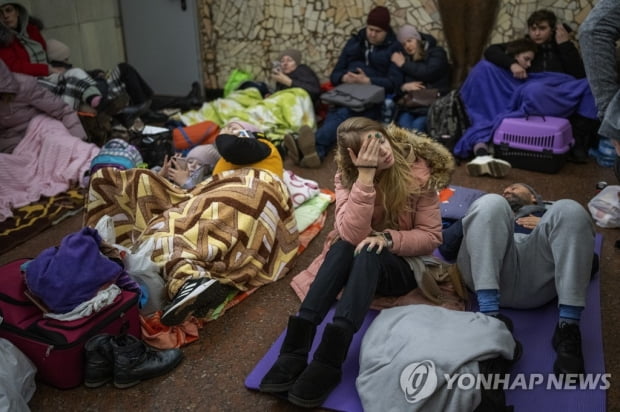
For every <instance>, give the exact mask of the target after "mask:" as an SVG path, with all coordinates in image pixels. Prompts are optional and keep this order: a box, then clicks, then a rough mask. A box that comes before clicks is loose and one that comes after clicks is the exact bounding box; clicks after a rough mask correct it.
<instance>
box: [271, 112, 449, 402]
mask: <svg viewBox="0 0 620 412" xmlns="http://www.w3.org/2000/svg"><path fill="white" fill-rule="evenodd" d="M337 138H338V143H337V149H336V163H337V165H338V171H337V173H336V176H335V188H336V215H335V230H334V231H332V232H331V233H330V234H329V236H328V240H327V242H326V246H325V248H324V250H323V253H322V254H321V255H320V256H319V257H317V259H316V260H315V261H314V262H313V263H312V265H311V266H310V268H308V269H307V270H306V271H305V272H308V273H309V274H310V275H311V276H313V275H314V274H316V277H314V279H313V281H312V284H311V286H310V288H309V290H308V293H307V295H306V296H305V298H304V300H303V302H302V304H301V307H300V309H299V312H298V314H297V315H296V316H291V317H290V318H289V323H288V330H287V334H286V337H285V339H284V342H283V344H282V348H281V350H280V355H279V357H278V359H277V361H276V362H275V364H274V365H273V366H272V368H271V369H270V370H269V372H268V373H267V374H266V375H265V377H264V378H263V379H262V381H261V384H260V389H261V391H263V392H286V391H288V399H289V401H290V402H292V403H294V404H296V405H298V406H303V407H308V408H313V407H318V406H320V405H321V404H322V403H323V401H324V400H325V399H326V398H327V396H328V395H329V393H330V392H331V391H332V390H333V389H334V387H335V386H336V385H337V384H338V383H339V382H340V379H341V375H342V372H341V367H342V363H343V362H344V360H345V358H346V355H347V351H348V349H349V345H350V343H351V340H352V338H353V335H354V334H355V333H356V332H357V331H358V330H359V328H360V327H361V325H362V322H363V320H364V317H365V316H366V313H367V312H368V309H369V308H370V304H371V302H372V300H373V298H374V297H375V295H381V296H400V295H404V294H406V293H408V292H410V291H411V290H412V289H414V288H416V287H417V286H418V285H417V282H416V274H415V273H414V271H413V270H412V265H411V263H412V262H411V260H412V259H414V258H415V257H419V256H423V255H430V254H431V253H432V252H433V250H434V249H435V248H436V247H437V246H438V245H439V244H440V243H441V240H442V237H441V214H440V208H439V198H438V195H437V190H438V189H440V188H442V187H445V186H446V185H447V184H448V183H449V180H450V177H451V174H452V172H453V170H454V161H453V159H452V156H451V155H450V153H449V152H448V150H447V149H445V148H444V147H443V146H441V145H440V144H439V143H436V142H434V141H432V140H431V139H429V138H425V137H419V136H412V135H411V132H409V131H406V130H405V129H400V128H397V127H395V126H389V127H388V129H385V128H384V127H383V126H382V125H381V124H380V123H378V122H376V121H373V120H370V119H367V118H363V117H353V118H350V119H347V120H345V121H344V122H342V123H341V124H340V126H339V127H338V131H337ZM301 275H303V273H302V274H300V276H301ZM341 291H342V295H341V297H340V299H339V301H338V302H337V303H336V308H335V314H334V318H333V321H332V322H331V323H329V324H327V325H326V327H325V330H324V333H323V336H322V338H321V341H320V344H319V347H318V349H317V350H316V352H315V354H314V358H313V360H312V362H311V363H310V364H308V352H309V350H310V348H311V346H312V342H313V340H314V336H315V332H316V327H317V325H318V324H320V323H321V322H322V321H323V319H324V318H325V316H326V314H327V312H328V311H329V309H330V308H331V306H332V305H333V304H334V302H336V297H337V296H338V294H339V293H340V292H341Z"/></svg>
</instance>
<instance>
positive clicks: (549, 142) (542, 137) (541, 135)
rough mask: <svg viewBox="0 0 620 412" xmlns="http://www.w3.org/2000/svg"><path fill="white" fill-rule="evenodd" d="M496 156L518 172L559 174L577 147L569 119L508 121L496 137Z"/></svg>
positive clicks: (538, 117) (546, 118)
mask: <svg viewBox="0 0 620 412" xmlns="http://www.w3.org/2000/svg"><path fill="white" fill-rule="evenodd" d="M493 143H494V144H495V156H496V157H497V158H499V159H504V160H507V161H508V162H510V164H512V166H513V167H516V168H518V169H526V170H533V171H536V172H543V173H556V172H558V171H559V170H560V169H561V168H562V166H563V165H564V163H566V158H567V156H568V152H569V150H570V148H571V147H572V146H573V144H574V143H575V139H574V138H573V131H572V128H571V125H570V123H569V121H568V120H567V119H563V118H560V117H551V116H544V117H540V116H529V117H526V118H506V119H504V120H503V121H502V123H501V124H500V126H499V127H498V128H497V129H496V130H495V134H494V135H493Z"/></svg>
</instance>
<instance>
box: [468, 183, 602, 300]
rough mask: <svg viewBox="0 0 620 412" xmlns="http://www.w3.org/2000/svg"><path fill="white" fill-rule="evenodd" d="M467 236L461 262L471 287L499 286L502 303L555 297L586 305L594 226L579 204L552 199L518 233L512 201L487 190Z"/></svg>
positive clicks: (474, 210) (472, 208)
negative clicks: (528, 228) (540, 214)
mask: <svg viewBox="0 0 620 412" xmlns="http://www.w3.org/2000/svg"><path fill="white" fill-rule="evenodd" d="M463 235H464V237H463V243H462V245H461V248H460V250H459V255H458V258H457V264H458V267H459V269H460V271H461V273H462V274H463V279H464V281H465V282H466V284H467V285H468V286H469V288H470V289H472V290H480V289H499V292H500V306H503V307H511V308H533V307H537V306H540V305H543V304H545V303H547V302H549V301H550V300H552V299H553V298H554V297H556V296H557V297H558V300H559V303H560V304H564V305H572V306H585V303H586V289H587V286H588V283H589V281H590V273H591V269H592V256H593V253H594V226H593V224H592V220H591V218H590V215H589V214H588V212H587V211H586V210H585V209H584V208H583V207H582V206H581V205H580V204H579V203H577V202H575V201H573V200H569V199H563V200H558V201H557V202H555V203H553V205H551V206H550V207H549V209H548V210H547V212H546V213H545V214H544V215H543V217H542V218H541V220H540V222H539V223H538V225H537V226H536V227H535V228H534V230H533V231H532V233H530V234H529V235H526V234H522V233H514V214H513V212H512V210H511V209H510V206H509V205H508V202H507V201H506V200H505V199H504V198H503V197H502V196H500V195H497V194H487V195H484V196H482V197H480V198H478V199H477V200H476V201H474V202H473V203H472V205H471V206H470V208H469V210H468V212H467V215H466V216H465V217H464V218H463Z"/></svg>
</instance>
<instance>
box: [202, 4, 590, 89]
mask: <svg viewBox="0 0 620 412" xmlns="http://www.w3.org/2000/svg"><path fill="white" fill-rule="evenodd" d="M436 1H437V0H384V1H370V0H249V1H247V0H225V1H217V0H200V2H199V4H200V5H201V15H202V32H201V44H202V48H203V53H202V57H203V60H204V63H205V64H204V67H205V68H206V72H205V79H204V82H205V86H206V87H207V88H222V87H223V85H224V83H225V82H226V78H227V76H228V74H229V73H230V72H231V70H232V69H234V68H239V69H243V70H246V71H248V72H250V73H252V74H253V75H254V78H255V79H256V80H268V74H269V69H270V67H271V61H272V60H274V59H276V58H277V57H278V54H279V52H280V51H281V50H284V49H286V48H297V49H299V50H301V51H302V52H303V60H304V63H306V64H308V65H309V66H310V67H312V68H313V69H314V70H315V71H316V72H317V74H318V75H319V77H320V78H321V80H322V81H324V80H327V78H328V76H329V73H330V72H331V69H332V67H333V66H334V64H335V63H336V60H337V58H338V55H339V53H340V50H341V49H342V47H343V45H344V43H345V42H346V40H347V39H348V37H349V35H350V33H352V32H354V31H357V30H358V29H360V28H361V27H363V26H364V25H365V20H366V15H367V13H368V11H369V10H370V9H372V7H374V6H376V5H384V6H386V7H388V9H389V10H390V12H391V15H392V27H394V28H397V27H399V26H400V25H402V24H404V23H409V24H413V25H414V26H416V27H417V28H418V29H419V30H420V31H423V32H426V33H430V34H432V35H433V36H435V37H436V38H437V39H438V41H439V43H440V44H441V45H443V46H444V47H446V48H447V45H446V43H445V37H444V35H443V32H442V23H441V16H440V15H439V12H438V7H437V3H436ZM452 1H455V2H459V1H462V0H452ZM480 1H481V2H482V3H483V2H484V1H485V0H480ZM595 2H596V0H500V2H499V4H500V5H499V11H498V15H497V19H496V23H495V25H494V27H493V29H492V31H491V36H490V39H489V40H490V42H491V43H494V42H503V41H508V40H512V39H515V38H517V37H521V36H522V35H524V34H525V33H526V20H527V17H528V16H529V15H530V13H532V12H533V11H534V10H537V9H540V8H549V9H551V10H553V11H554V12H555V13H556V15H557V16H558V18H559V20H561V21H564V22H567V23H568V24H569V25H571V26H572V27H573V28H578V27H579V24H580V23H581V22H582V21H583V20H584V19H585V17H586V16H587V14H588V12H589V11H590V9H591V8H592V5H593V4H594V3H595ZM469 23H470V24H471V26H472V28H474V27H475V25H476V22H475V21H472V22H469Z"/></svg>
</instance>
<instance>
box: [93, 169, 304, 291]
mask: <svg viewBox="0 0 620 412" xmlns="http://www.w3.org/2000/svg"><path fill="white" fill-rule="evenodd" d="M105 215H109V216H111V217H112V219H113V221H114V228H115V233H116V242H117V243H118V244H121V245H123V246H125V247H128V248H132V249H136V248H137V247H138V246H139V245H140V244H141V243H142V242H147V241H151V240H152V241H153V242H154V252H153V255H152V258H153V261H154V262H155V263H156V264H158V265H159V266H161V267H162V269H163V270H162V274H163V277H164V280H165V281H166V286H167V291H168V296H169V297H173V296H174V295H175V294H176V292H177V290H178V289H179V288H180V287H181V285H182V284H183V282H184V281H185V279H186V278H188V277H200V276H208V277H212V278H216V279H218V280H219V281H220V282H222V283H225V284H228V285H231V286H235V287H236V288H237V289H239V290H240V291H248V290H250V289H253V288H256V287H258V286H262V285H264V284H267V283H271V282H274V281H276V280H278V279H280V278H281V277H283V276H284V275H285V274H286V273H287V272H288V270H289V269H290V266H291V263H292V260H293V259H294V257H295V256H296V254H297V250H298V247H299V233H298V229H297V225H296V221H295V217H294V214H293V206H292V202H291V200H290V198H289V195H288V191H287V188H286V186H285V184H284V183H283V182H282V180H281V179H280V178H278V177H277V176H276V175H274V174H272V173H270V172H267V171H263V170H258V169H240V170H234V171H227V172H223V173H220V174H218V175H216V176H214V177H212V178H211V179H209V180H207V181H205V182H202V183H201V184H199V185H197V186H196V187H195V188H194V189H193V190H191V191H186V190H184V189H181V188H179V187H177V186H174V185H173V184H172V183H170V182H168V181H167V180H166V179H163V178H161V177H159V176H158V175H157V174H155V173H153V172H151V171H150V170H144V169H131V170H126V171H120V170H117V169H112V168H105V169H100V170H98V171H97V172H96V173H95V174H94V175H93V176H92V177H91V183H90V191H89V194H88V199H87V204H86V225H88V226H92V227H94V226H95V225H96V224H97V222H98V221H99V219H101V218H102V217H103V216H105Z"/></svg>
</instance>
